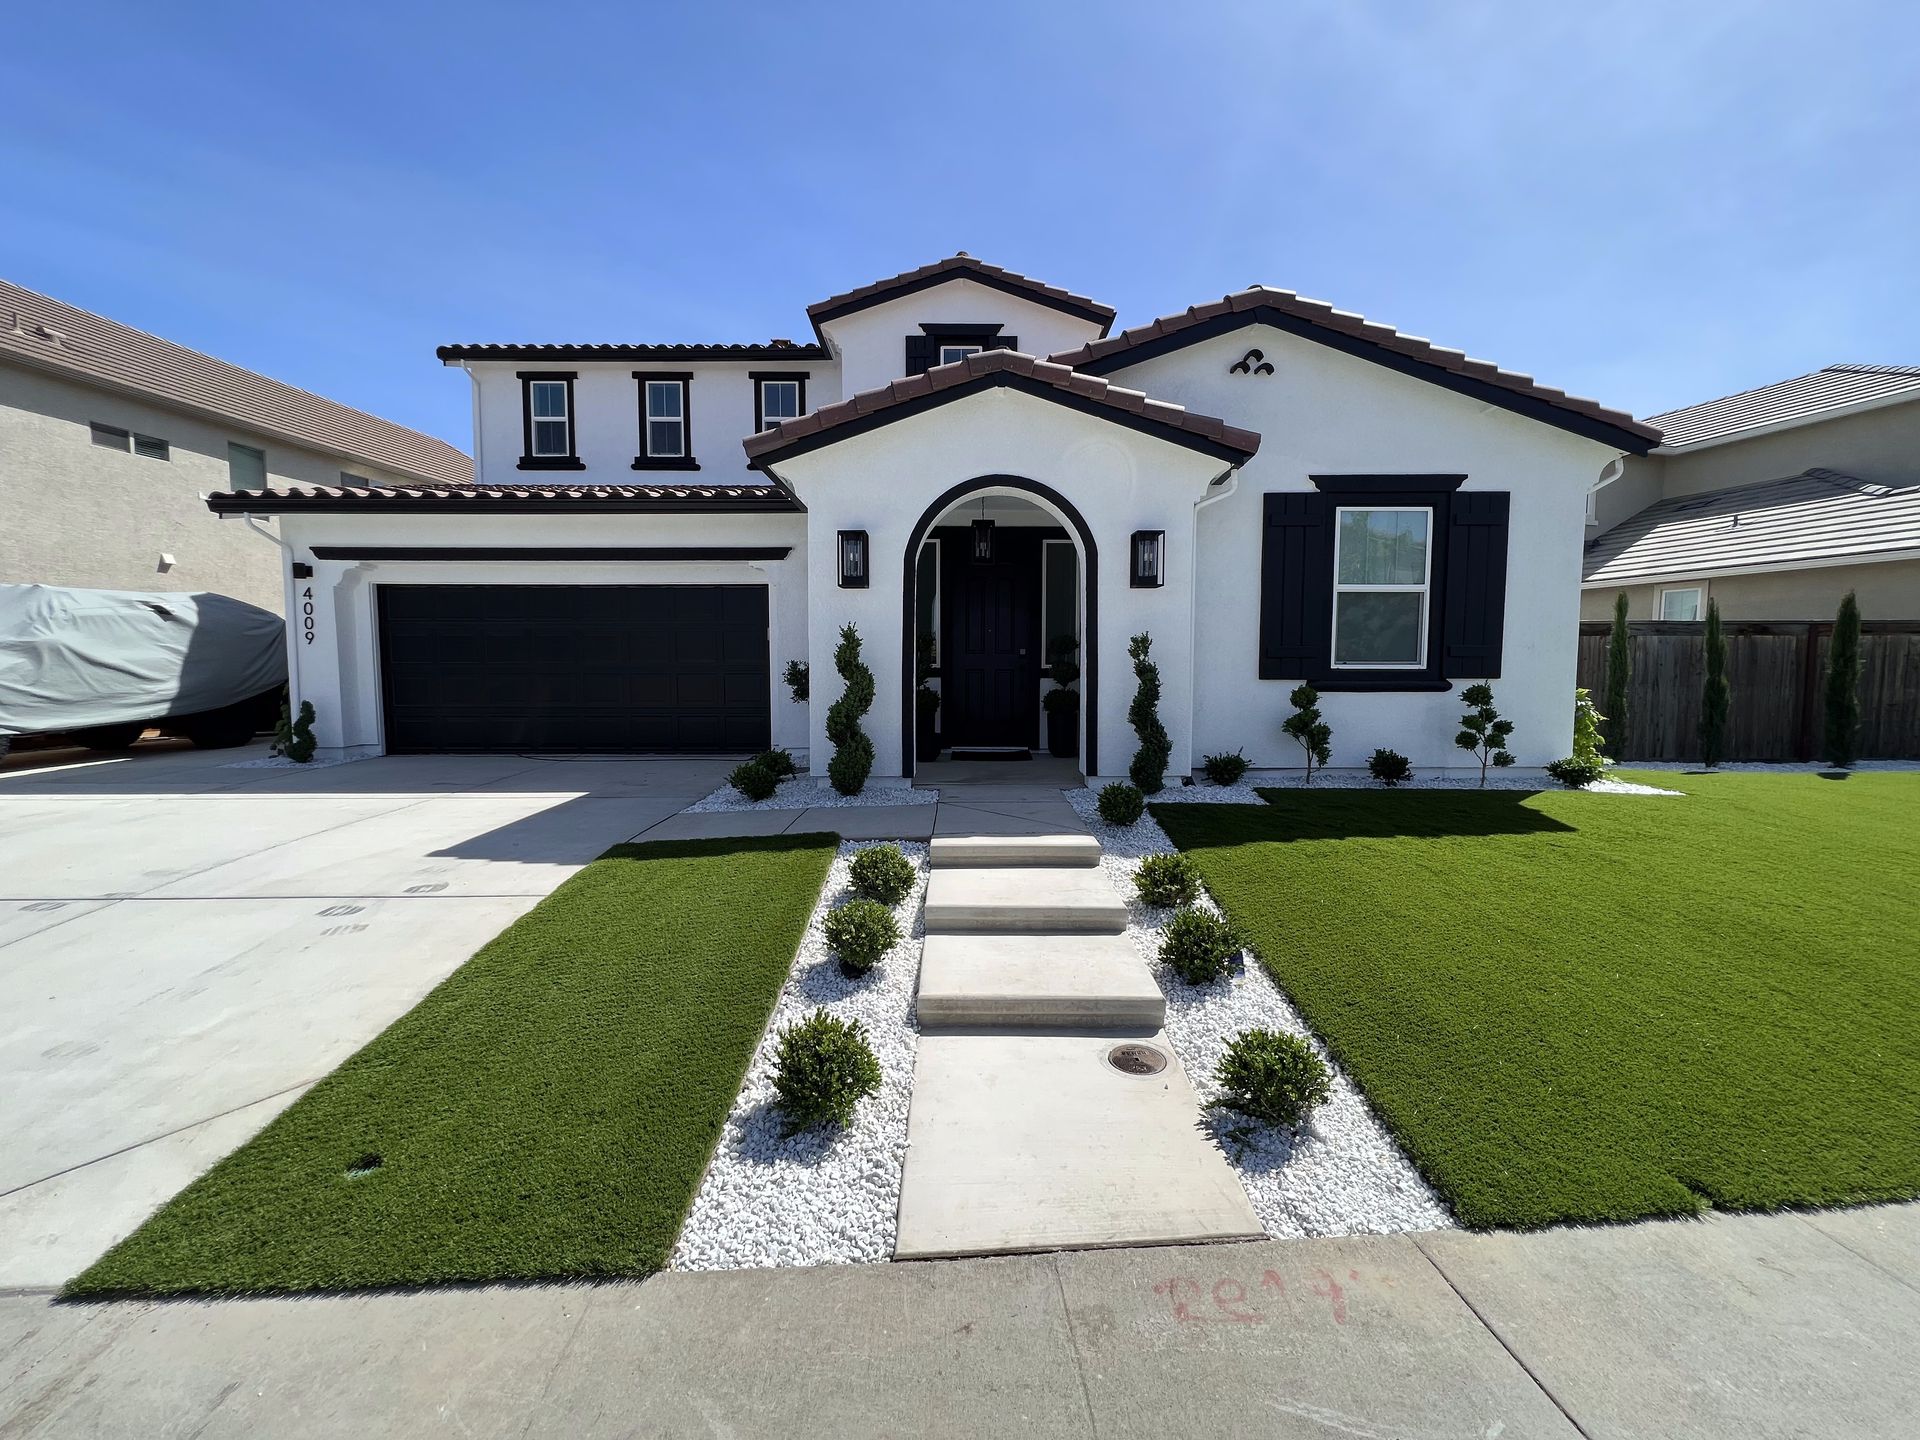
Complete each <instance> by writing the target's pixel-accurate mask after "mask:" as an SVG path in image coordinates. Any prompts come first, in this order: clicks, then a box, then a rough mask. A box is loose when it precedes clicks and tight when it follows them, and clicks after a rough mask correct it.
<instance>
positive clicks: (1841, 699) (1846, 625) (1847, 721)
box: [1824, 590, 1860, 770]
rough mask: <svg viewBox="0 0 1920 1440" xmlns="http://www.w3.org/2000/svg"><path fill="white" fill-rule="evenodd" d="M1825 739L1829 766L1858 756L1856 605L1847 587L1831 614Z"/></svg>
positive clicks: (1843, 765)
mask: <svg viewBox="0 0 1920 1440" xmlns="http://www.w3.org/2000/svg"><path fill="white" fill-rule="evenodd" d="M1826 738H1827V743H1826V745H1825V747H1824V749H1825V752H1826V753H1825V757H1824V758H1825V759H1826V762H1827V763H1828V764H1829V765H1832V766H1835V767H1837V768H1839V769H1842V770H1845V769H1847V768H1848V767H1849V766H1851V765H1852V764H1853V762H1854V761H1855V760H1857V759H1859V758H1860V755H1859V750H1860V605H1859V602H1857V601H1856V600H1855V599H1854V598H1853V591H1851V590H1849V591H1848V592H1847V594H1846V598H1845V599H1844V600H1842V601H1841V602H1840V613H1839V614H1838V615H1836V616H1834V619H1833V643H1832V645H1831V646H1829V647H1828V650H1827V737H1826Z"/></svg>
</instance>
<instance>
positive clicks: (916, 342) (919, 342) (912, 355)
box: [906, 335, 935, 375]
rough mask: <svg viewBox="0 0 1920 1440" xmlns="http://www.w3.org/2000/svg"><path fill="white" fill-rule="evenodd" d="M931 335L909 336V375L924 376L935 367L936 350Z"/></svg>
mask: <svg viewBox="0 0 1920 1440" xmlns="http://www.w3.org/2000/svg"><path fill="white" fill-rule="evenodd" d="M933 344H934V341H933V337H932V336H931V335H909V336H907V371H906V373H907V374H909V375H924V374H926V373H927V371H928V370H929V369H931V368H932V366H933V357H934V353H935V352H934V348H933Z"/></svg>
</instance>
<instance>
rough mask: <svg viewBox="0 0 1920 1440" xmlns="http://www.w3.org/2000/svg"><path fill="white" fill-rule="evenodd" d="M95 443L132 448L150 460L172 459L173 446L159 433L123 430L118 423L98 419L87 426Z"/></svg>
mask: <svg viewBox="0 0 1920 1440" xmlns="http://www.w3.org/2000/svg"><path fill="white" fill-rule="evenodd" d="M87 429H88V431H89V433H90V435H91V437H92V440H93V443H94V444H96V445H104V446H106V448H107V449H109V450H131V451H133V453H134V454H136V455H144V456H145V457H146V458H147V459H149V460H171V459H172V458H173V448H172V447H171V446H170V445H168V444H167V442H166V441H164V440H162V439H161V438H160V437H159V436H157V435H141V434H137V433H136V432H134V431H131V430H122V429H121V428H120V427H119V426H118V425H102V424H100V423H98V422H97V421H96V422H95V423H93V424H91V425H89V426H88V427H87Z"/></svg>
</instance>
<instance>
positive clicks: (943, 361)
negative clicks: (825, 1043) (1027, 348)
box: [907, 322, 1020, 375]
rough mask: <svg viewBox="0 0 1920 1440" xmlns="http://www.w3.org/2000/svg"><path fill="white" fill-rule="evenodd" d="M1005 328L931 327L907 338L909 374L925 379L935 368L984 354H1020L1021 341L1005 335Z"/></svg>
mask: <svg viewBox="0 0 1920 1440" xmlns="http://www.w3.org/2000/svg"><path fill="white" fill-rule="evenodd" d="M1002 328H1003V326H1001V325H969V324H951V323H946V322H942V323H939V324H934V323H927V324H923V325H921V327H920V331H921V333H920V334H918V335H909V336H907V374H909V375H921V374H924V373H925V372H926V371H928V370H930V369H931V368H932V367H934V366H935V365H951V364H953V363H954V362H956V361H959V360H964V359H966V358H967V356H969V355H978V354H979V353H980V352H981V351H982V350H1018V349H1019V348H1020V341H1019V339H1018V338H1017V337H1015V336H1012V335H1002V334H1001V333H1000V331H1001V329H1002Z"/></svg>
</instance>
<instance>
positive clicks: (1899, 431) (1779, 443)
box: [1580, 365, 1920, 620]
mask: <svg viewBox="0 0 1920 1440" xmlns="http://www.w3.org/2000/svg"><path fill="white" fill-rule="evenodd" d="M1647 423H1648V424H1650V425H1656V426H1658V427H1659V429H1660V432H1661V442H1660V446H1659V448H1658V449H1656V450H1655V451H1653V452H1652V454H1650V455H1647V456H1644V457H1637V458H1633V459H1629V460H1628V461H1627V462H1626V467H1625V473H1624V474H1623V475H1622V476H1621V477H1620V478H1619V479H1618V480H1616V481H1614V482H1613V483H1612V484H1610V485H1607V486H1605V487H1603V488H1602V489H1600V490H1598V491H1597V492H1595V495H1594V501H1593V507H1592V510H1591V513H1590V515H1589V529H1588V535H1589V537H1590V538H1589V539H1588V541H1587V550H1586V557H1585V561H1584V564H1583V566H1582V573H1581V585H1582V589H1583V591H1584V593H1583V594H1582V596H1581V604H1580V617H1581V619H1583V620H1604V619H1606V618H1608V617H1609V616H1611V615H1612V613H1613V604H1614V596H1615V595H1616V594H1618V593H1619V592H1620V591H1622V590H1624V591H1626V593H1627V605H1628V614H1629V615H1630V616H1631V617H1632V618H1633V619H1636V620H1698V619H1701V618H1703V617H1704V616H1705V614H1706V608H1707V601H1708V600H1709V599H1710V598H1711V599H1715V600H1718V601H1719V602H1720V613H1721V614H1722V615H1723V616H1725V617H1726V618H1727V619H1729V620H1831V619H1832V618H1833V614H1834V611H1835V610H1836V609H1838V608H1839V604H1840V598H1841V596H1843V595H1845V594H1846V593H1847V591H1849V590H1852V591H1854V592H1855V593H1856V594H1857V595H1858V597H1859V601H1860V609H1861V613H1862V614H1863V615H1864V616H1865V617H1866V618H1867V619H1869V620H1920V365H1829V366H1828V367H1827V368H1826V369H1824V370H1816V371H1815V372H1814V373H1813V374H1811V375H1801V376H1799V377H1797V378H1795V379H1792V380H1783V381H1781V382H1780V383H1779V384H1777V385H1766V386H1762V387H1761V388H1760V389H1758V390H1747V391H1744V392H1742V393H1741V394H1738V395H1729V396H1727V397H1726V398H1725V399H1722V400H1710V401H1708V402H1707V403H1706V404H1704V405H1693V406H1689V407H1688V408H1687V409H1685V410H1675V411H1673V412H1671V413H1670V414H1666V415H1655V416H1652V417H1650V418H1649V420H1648V422H1647Z"/></svg>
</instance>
